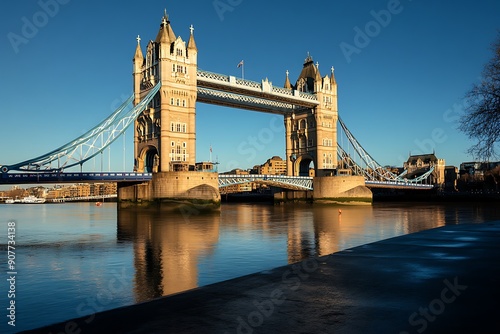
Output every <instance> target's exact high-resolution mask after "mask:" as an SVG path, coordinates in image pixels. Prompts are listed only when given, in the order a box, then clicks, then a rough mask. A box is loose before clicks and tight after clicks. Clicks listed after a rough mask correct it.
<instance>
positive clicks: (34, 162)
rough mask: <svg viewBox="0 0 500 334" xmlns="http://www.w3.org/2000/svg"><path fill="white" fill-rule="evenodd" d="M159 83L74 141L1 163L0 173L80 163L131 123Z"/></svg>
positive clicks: (154, 92) (130, 100)
mask: <svg viewBox="0 0 500 334" xmlns="http://www.w3.org/2000/svg"><path fill="white" fill-rule="evenodd" d="M160 86H161V84H160V83H158V84H157V85H156V86H155V87H153V88H152V89H151V90H150V91H149V93H148V94H147V95H146V96H145V97H144V98H143V99H142V100H141V101H140V102H139V103H138V104H137V105H136V106H134V107H132V101H133V99H134V95H133V94H132V96H130V97H129V98H128V99H127V100H126V101H125V102H124V103H123V104H122V105H121V106H120V107H118V109H116V111H115V112H113V113H112V114H111V115H110V116H109V117H108V118H106V119H105V120H104V121H102V122H101V123H99V125H97V126H95V127H94V128H93V129H91V130H89V131H88V132H87V133H85V134H83V135H81V136H80V137H78V138H76V139H75V140H72V141H70V142H69V143H66V144H65V145H63V146H61V147H59V148H57V149H55V150H53V151H51V152H49V153H46V154H44V155H41V156H39V157H36V158H33V159H29V160H26V161H22V162H19V163H16V164H12V165H2V166H1V167H0V170H1V172H2V173H4V174H5V173H7V172H9V171H11V170H15V171H29V172H48V171H62V170H63V169H67V168H70V167H73V166H82V165H83V163H85V162H86V161H88V160H90V159H92V158H93V157H95V156H96V155H98V154H99V153H101V152H102V151H104V150H105V149H106V148H107V147H108V146H109V145H111V143H113V142H114V141H115V140H116V139H117V138H118V137H119V136H120V135H121V134H122V133H124V132H125V130H126V129H127V128H128V127H129V126H130V125H131V124H133V122H134V120H135V119H136V118H137V116H138V115H139V114H140V113H141V112H142V111H143V110H144V109H145V108H146V107H147V105H148V104H149V102H151V100H152V99H153V97H154V96H155V95H156V93H157V92H158V90H159V89H160ZM53 164H56V166H53Z"/></svg>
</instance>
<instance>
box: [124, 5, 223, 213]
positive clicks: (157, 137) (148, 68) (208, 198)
mask: <svg viewBox="0 0 500 334" xmlns="http://www.w3.org/2000/svg"><path fill="white" fill-rule="evenodd" d="M190 30H191V33H190V36H189V40H188V42H187V44H186V42H185V41H183V40H182V38H181V37H180V36H177V37H176V36H175V33H174V30H173V29H172V26H171V25H170V20H169V18H168V15H167V12H166V10H165V14H164V15H163V17H162V20H161V25H160V29H159V31H158V35H157V36H156V39H155V40H154V41H149V42H148V44H147V47H146V53H145V54H143V52H142V50H141V45H140V41H141V39H140V38H139V37H137V46H136V49H135V55H134V58H133V82H134V95H135V96H134V103H135V104H136V105H137V104H138V103H139V102H140V101H141V100H142V99H143V98H144V97H145V96H146V95H147V94H148V93H149V92H150V90H151V89H152V88H153V87H155V86H156V85H157V84H158V83H161V87H160V90H159V91H158V93H157V94H156V95H155V97H154V98H153V99H152V100H151V102H150V103H149V105H148V106H147V107H146V109H145V110H144V111H143V112H142V113H141V114H140V115H139V116H138V117H137V120H136V121H135V123H134V170H135V171H137V172H152V173H153V176H152V179H151V181H149V182H147V183H141V184H135V185H127V184H120V183H119V184H118V201H119V202H120V207H126V206H128V205H130V204H134V205H135V204H140V205H154V204H158V205H160V206H161V207H169V208H174V209H179V210H182V212H184V213H186V212H187V213H192V212H199V211H200V210H205V209H208V210H211V209H213V208H218V207H219V206H220V193H219V186H218V182H219V181H218V176H217V173H212V172H196V171H194V167H195V162H196V152H195V150H196V123H195V122H196V119H195V118H196V99H197V91H198V90H197V75H196V73H197V67H198V66H197V63H198V61H197V57H198V49H197V48H196V43H195V41H194V35H193V30H194V29H193V26H191V28H190ZM193 205H194V206H195V208H194V209H193V210H191V209H190V208H189V207H190V206H193ZM186 207H188V208H187V209H186ZM186 210H187V211H186Z"/></svg>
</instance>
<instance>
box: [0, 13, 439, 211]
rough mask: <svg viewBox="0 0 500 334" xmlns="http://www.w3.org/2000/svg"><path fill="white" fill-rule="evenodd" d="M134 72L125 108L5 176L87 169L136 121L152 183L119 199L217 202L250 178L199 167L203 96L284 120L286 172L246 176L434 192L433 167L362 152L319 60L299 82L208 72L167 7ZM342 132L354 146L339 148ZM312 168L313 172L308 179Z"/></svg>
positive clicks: (345, 190)
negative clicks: (397, 166) (407, 170)
mask: <svg viewBox="0 0 500 334" xmlns="http://www.w3.org/2000/svg"><path fill="white" fill-rule="evenodd" d="M132 74H133V95H132V96H131V97H130V98H129V99H128V100H127V101H125V103H124V104H123V105H122V106H120V107H119V108H118V109H117V111H115V112H114V113H113V114H112V115H110V116H109V117H108V118H107V119H106V120H104V121H103V122H101V123H100V124H99V125H97V126H96V127H94V128H93V129H92V130H90V131H89V132H87V133H86V134H84V135H82V136H80V137H78V138H76V139H75V140H73V141H71V142H69V143H67V144H65V145H63V146H61V147H59V148H57V149H55V150H53V151H51V152H49V153H47V154H43V155H41V156H39V157H36V158H33V159H29V160H26V161H22V162H20V163H16V164H11V165H2V166H1V171H2V179H1V181H0V182H4V183H7V182H6V181H7V180H9V181H10V182H16V181H15V179H16V178H17V179H18V180H23V179H26V180H27V179H28V178H29V177H26V176H24V177H23V176H21V177H19V176H15V175H14V174H12V173H10V172H11V171H21V172H23V173H42V174H43V173H46V174H47V173H48V174H50V173H58V174H59V175H60V174H61V172H62V171H63V170H64V169H68V168H71V167H80V173H83V170H82V168H83V164H84V163H85V162H87V161H89V160H90V159H92V158H94V157H96V156H97V155H99V154H102V152H103V150H104V149H105V148H107V147H108V146H109V145H110V144H111V143H112V142H114V141H115V140H116V138H118V137H119V136H120V135H121V134H123V133H124V131H125V130H126V129H127V128H128V127H129V126H131V125H132V124H133V126H134V172H135V173H138V175H146V176H147V177H150V178H151V180H150V181H147V182H143V183H140V184H136V183H137V182H134V180H132V179H133V178H134V177H135V176H133V173H132V174H129V176H128V177H130V180H128V181H127V180H122V181H123V182H121V181H120V182H121V186H119V199H120V200H122V201H151V200H168V199H173V200H179V199H181V200H192V199H194V200H197V201H198V200H202V201H207V202H208V203H218V202H219V201H220V194H219V192H218V188H219V187H223V186H225V185H228V184H231V183H234V182H243V178H242V177H241V176H238V177H231V176H218V175H217V174H214V173H208V172H195V171H194V165H195V162H196V151H195V148H196V103H197V102H201V103H208V104H215V105H222V106H227V107H233V108H239V109H247V110H253V111H259V112H266V113H272V114H279V115H282V116H283V120H284V129H285V143H286V145H285V146H286V152H285V159H286V164H287V175H286V177H285V176H283V177H278V176H259V177H257V176H248V177H247V180H248V178H254V179H255V180H256V181H258V182H267V183H269V184H275V185H280V186H282V187H283V188H289V189H295V190H298V189H301V190H310V191H314V198H315V199H322V198H323V199H334V198H337V197H338V198H340V197H342V198H352V199H354V200H355V199H360V198H361V199H363V200H365V199H366V198H369V199H371V192H370V191H369V190H368V189H367V188H366V185H370V186H374V187H382V186H384V185H386V186H387V187H403V186H404V187H413V186H414V187H415V188H419V189H422V188H429V186H426V187H422V186H421V185H420V184H421V183H423V182H425V180H426V178H427V177H428V176H429V175H430V174H432V173H433V172H434V171H433V170H429V171H428V172H427V173H425V174H424V175H420V176H419V177H416V178H415V179H406V178H404V175H396V174H393V173H391V172H389V171H388V170H387V169H385V168H383V167H382V166H381V165H380V164H378V163H377V162H376V161H375V160H374V159H373V158H372V157H371V156H370V154H368V153H367V152H366V151H365V150H364V149H363V147H362V146H361V145H360V144H359V143H358V142H357V140H356V139H355V137H354V136H353V135H352V134H351V133H350V131H349V129H348V128H347V126H346V125H345V124H344V123H343V122H342V120H341V119H340V118H339V115H338V107H337V82H336V79H335V75H334V69H333V67H332V68H331V71H330V72H329V73H328V74H327V75H324V76H322V75H321V73H320V70H319V64H318V63H316V64H315V63H314V61H313V59H312V57H311V56H310V55H308V56H307V58H306V59H305V61H304V63H303V66H302V70H301V72H300V74H299V76H298V78H297V79H296V81H295V83H294V84H292V82H291V80H290V78H289V73H288V71H287V72H286V76H285V80H284V84H283V86H282V87H280V86H276V85H273V83H272V82H271V81H269V80H268V79H267V78H266V79H264V80H261V81H260V82H256V81H251V80H246V79H243V78H237V77H234V76H228V75H224V74H217V73H213V72H210V71H206V70H202V69H199V68H198V48H197V46H196V42H195V37H194V28H193V27H192V26H191V27H190V33H189V38H188V39H187V42H186V41H184V40H183V39H182V37H180V36H178V35H176V34H175V33H174V30H173V28H172V25H171V23H170V19H169V16H168V15H167V14H166V13H165V15H163V17H162V18H161V24H160V27H159V30H158V34H157V36H156V38H155V39H154V40H149V41H148V42H147V44H146V45H145V52H143V50H142V47H141V38H140V37H139V36H138V37H137V44H136V48H135V53H134V56H133V66H132ZM338 125H340V127H338ZM341 133H342V134H343V135H344V136H345V137H346V138H347V145H350V146H349V147H350V148H346V147H342V146H341V145H339V143H338V137H339V136H340V134H341ZM351 148H352V149H351ZM355 156H356V157H357V158H355ZM311 165H312V166H314V175H315V176H314V178H311V177H309V169H310V166H311ZM9 175H10V176H9ZM75 175H76V174H75ZM75 175H73V177H80V176H75ZM339 175H341V176H339ZM141 177H142V176H141ZM139 178H140V177H139ZM38 179H40V177H38ZM67 179H70V177H68V178H67ZM12 180H14V181H12ZM45 180H48V179H45ZM127 182H128V183H127ZM247 182H248V181H247ZM131 184H132V185H131Z"/></svg>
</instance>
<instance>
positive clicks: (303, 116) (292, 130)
mask: <svg viewBox="0 0 500 334" xmlns="http://www.w3.org/2000/svg"><path fill="white" fill-rule="evenodd" d="M285 88H288V89H295V90H299V91H302V92H307V93H312V94H316V96H317V98H318V101H319V102H320V104H319V105H318V106H317V107H315V108H314V109H302V110H299V111H295V112H293V113H288V114H286V115H285V137H286V156H287V173H288V175H290V176H309V167H310V164H311V162H312V163H313V164H314V174H315V176H329V175H334V173H335V169H336V168H337V119H338V109H337V83H336V81H335V75H334V73H333V67H332V69H331V74H330V76H328V75H326V76H325V77H321V74H320V71H319V64H318V63H316V64H314V62H313V59H312V57H311V56H310V55H308V56H307V58H306V59H305V62H304V66H303V68H302V71H301V73H300V75H299V77H298V79H297V81H296V83H295V85H294V86H292V85H291V83H290V79H289V78H288V71H287V76H286V80H285Z"/></svg>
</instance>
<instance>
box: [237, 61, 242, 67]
mask: <svg viewBox="0 0 500 334" xmlns="http://www.w3.org/2000/svg"><path fill="white" fill-rule="evenodd" d="M241 66H243V60H242V61H240V62H239V63H238V66H237V67H238V68H240V67H241Z"/></svg>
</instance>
